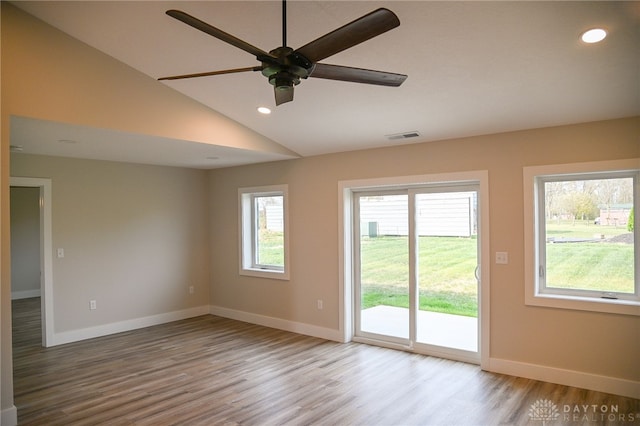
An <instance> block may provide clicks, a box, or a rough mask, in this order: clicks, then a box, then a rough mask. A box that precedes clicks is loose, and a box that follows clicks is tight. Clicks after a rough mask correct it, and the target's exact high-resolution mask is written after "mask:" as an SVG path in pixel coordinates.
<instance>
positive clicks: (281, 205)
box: [238, 185, 289, 280]
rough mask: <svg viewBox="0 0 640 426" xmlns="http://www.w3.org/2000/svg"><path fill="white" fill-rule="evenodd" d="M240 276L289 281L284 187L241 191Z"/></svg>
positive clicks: (244, 189) (239, 194)
mask: <svg viewBox="0 0 640 426" xmlns="http://www.w3.org/2000/svg"><path fill="white" fill-rule="evenodd" d="M238 198H239V206H240V217H241V221H240V222H241V223H240V274H241V275H252V276H257V277H264V278H277V279H284V280H286V279H289V262H288V252H289V250H288V245H289V243H288V235H287V232H288V226H287V222H288V221H287V219H288V217H287V216H288V212H287V210H288V209H287V186H286V185H277V186H266V187H258V188H241V189H240V190H239V191H238Z"/></svg>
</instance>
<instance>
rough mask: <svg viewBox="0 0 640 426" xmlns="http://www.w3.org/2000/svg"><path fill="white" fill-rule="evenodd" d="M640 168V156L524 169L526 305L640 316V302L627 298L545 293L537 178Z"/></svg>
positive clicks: (638, 264)
mask: <svg viewBox="0 0 640 426" xmlns="http://www.w3.org/2000/svg"><path fill="white" fill-rule="evenodd" d="M634 170H635V171H637V170H640V158H632V159H627V160H613V161H599V162H590V163H573V164H557V165H548V166H532V167H525V168H524V169H523V184H524V188H523V189H524V253H525V263H524V266H525V268H524V272H525V304H526V305H530V306H544V307H550V308H560V309H576V310H583V311H594V312H606V313H614V314H624V315H637V316H640V302H639V301H638V300H627V299H603V298H601V297H593V296H588V295H587V293H586V292H585V294H584V295H580V294H579V293H578V292H576V295H575V296H573V295H567V294H557V293H556V292H543V291H541V289H540V288H539V286H538V279H537V277H538V271H537V270H538V264H539V261H540V259H539V256H540V251H539V250H538V248H539V244H540V239H539V238H538V237H537V231H536V230H537V229H538V225H539V222H540V217H539V216H538V211H539V208H538V205H537V204H536V203H537V200H538V197H537V196H536V180H537V177H539V176H550V175H568V174H588V173H595V172H618V171H620V172H622V171H634ZM638 186H639V182H638V180H636V184H635V188H634V191H635V192H634V197H635V200H636V203H637V200H638V199H640V194H639V192H640V191H639V188H638ZM639 224H640V220H639V219H638V215H637V214H636V215H635V228H634V229H635V232H636V235H637V234H638V232H639V231H638V226H639ZM635 244H636V256H635V270H636V273H640V261H639V259H640V255H639V253H638V248H637V247H638V244H639V243H638V241H636V243H635Z"/></svg>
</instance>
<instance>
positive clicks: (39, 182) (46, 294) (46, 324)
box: [10, 177, 53, 347]
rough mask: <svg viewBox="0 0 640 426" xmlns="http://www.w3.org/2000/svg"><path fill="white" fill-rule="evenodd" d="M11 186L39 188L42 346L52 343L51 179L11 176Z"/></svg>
mask: <svg viewBox="0 0 640 426" xmlns="http://www.w3.org/2000/svg"><path fill="white" fill-rule="evenodd" d="M10 187H11V188H37V189H38V190H39V197H38V208H39V221H40V226H39V251H40V256H39V260H40V265H39V266H40V304H41V305H40V311H41V321H40V323H41V328H42V346H44V347H48V346H52V345H53V253H52V252H53V245H52V229H51V224H52V222H51V220H52V219H51V217H52V214H51V180H50V179H41V178H25V177H11V181H10Z"/></svg>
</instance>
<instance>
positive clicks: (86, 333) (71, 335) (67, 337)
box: [50, 305, 209, 346]
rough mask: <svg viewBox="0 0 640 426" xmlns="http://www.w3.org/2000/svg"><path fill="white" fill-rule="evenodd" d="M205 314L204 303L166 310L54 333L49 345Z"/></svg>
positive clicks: (206, 308) (207, 311) (207, 310)
mask: <svg viewBox="0 0 640 426" xmlns="http://www.w3.org/2000/svg"><path fill="white" fill-rule="evenodd" d="M207 314H209V306H208V305H205V306H198V307H195V308H189V309H183V310H180V311H173V312H167V313H164V314H158V315H151V316H148V317H142V318H135V319H131V320H126V321H119V322H114V323H110V324H104V325H99V326H95V327H88V328H81V329H79V330H71V331H64V332H62V333H54V335H53V343H52V344H51V345H50V346H57V345H63V344H65V343H72V342H77V341H80V340H86V339H93V338H94V337H101V336H107V335H109V334H115V333H121V332H123V331H130V330H136V329H139V328H144V327H150V326H152V325H159V324H165V323H168V322H172V321H179V320H182V319H186V318H193V317H197V316H200V315H207Z"/></svg>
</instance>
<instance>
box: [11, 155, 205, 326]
mask: <svg viewBox="0 0 640 426" xmlns="http://www.w3.org/2000/svg"><path fill="white" fill-rule="evenodd" d="M11 170H12V174H13V175H14V176H20V177H41V178H42V177H46V178H49V179H51V185H52V193H53V195H52V198H53V200H52V211H53V212H54V214H53V224H52V227H53V229H52V237H53V245H54V259H53V301H54V332H55V333H57V334H59V333H64V332H67V331H70V330H78V329H85V328H90V327H97V326H104V325H106V324H112V323H118V322H122V321H127V320H135V319H139V318H144V317H150V316H154V315H160V314H165V313H169V312H178V311H184V310H188V309H190V308H194V307H199V306H208V303H209V266H208V258H207V253H208V251H209V241H208V232H207V230H208V211H209V210H208V205H207V202H206V201H205V199H206V194H207V189H206V187H207V177H206V172H205V171H203V170H194V169H181V168H174V167H161V166H149V165H133V164H125V163H117V162H108V161H95V160H78V159H70V158H59V157H47V156H35V155H22V154H16V155H14V156H13V158H12V160H11ZM59 249H62V250H63V251H64V257H60V256H58V254H57V252H58V250H59ZM190 287H193V293H191V292H190ZM90 300H95V301H96V305H97V309H95V310H90V309H89V308H90V304H89V301H90ZM205 312H206V308H205Z"/></svg>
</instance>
